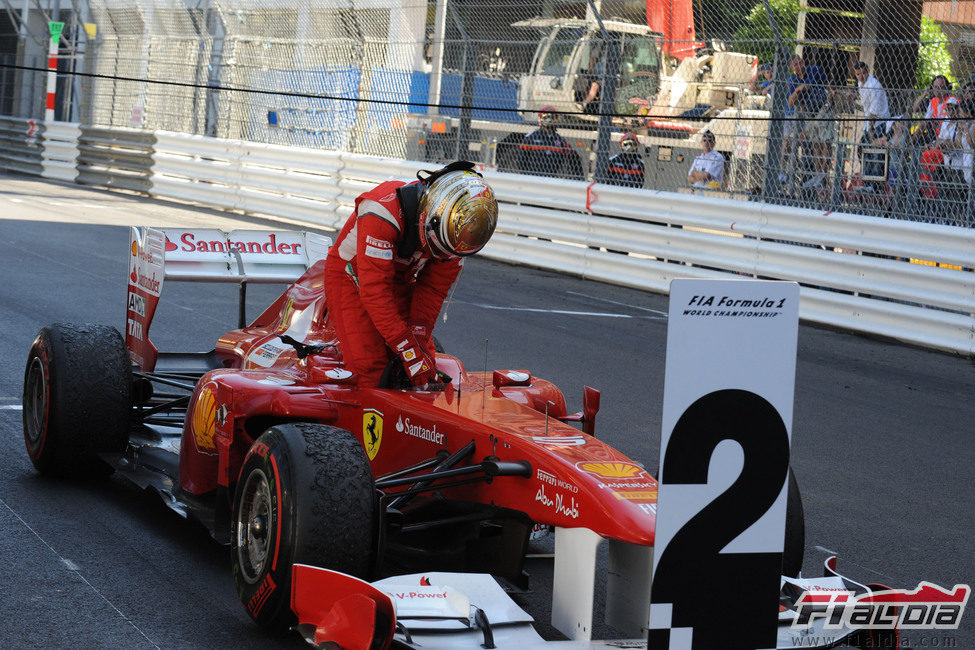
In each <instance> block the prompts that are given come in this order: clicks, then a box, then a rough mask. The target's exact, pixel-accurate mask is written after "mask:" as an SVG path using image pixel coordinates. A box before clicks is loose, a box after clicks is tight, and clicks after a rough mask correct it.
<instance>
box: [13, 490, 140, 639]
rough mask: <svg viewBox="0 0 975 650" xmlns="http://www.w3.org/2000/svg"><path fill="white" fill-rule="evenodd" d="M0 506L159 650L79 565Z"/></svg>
mask: <svg viewBox="0 0 975 650" xmlns="http://www.w3.org/2000/svg"><path fill="white" fill-rule="evenodd" d="M0 505H2V506H3V507H4V508H6V509H7V510H9V511H10V513H11V514H12V515H13V516H14V517H16V518H17V520H18V521H20V523H22V524H23V525H24V528H26V529H27V530H29V531H30V532H31V533H32V534H33V535H34V537H36V538H37V539H39V540H40V542H41V544H43V545H44V546H46V547H48V548H49V549H51V552H52V553H54V555H56V556H57V558H58V560H60V561H61V564H63V565H64V566H65V567H66V568H67V569H68V570H69V571H72V572H73V573H74V574H75V575H76V576H78V577H79V578H80V579H81V581H82V582H84V583H85V584H86V585H88V587H89V588H91V590H92V591H94V592H95V593H96V594H98V596H99V597H100V598H101V599H102V600H104V601H105V602H106V603H108V606H109V607H111V608H112V609H114V610H115V611H116V612H117V613H118V615H119V616H121V617H122V620H123V621H125V622H126V623H128V624H129V625H131V626H132V628H133V629H135V631H136V632H138V633H139V634H141V635H142V637H143V638H144V639H145V640H146V641H148V642H149V644H150V645H151V646H152V647H153V648H156V649H157V650H158V648H159V646H158V645H156V644H155V643H153V642H152V639H150V638H149V637H148V636H146V633H145V632H143V631H142V630H140V629H139V626H138V625H136V624H135V623H133V622H132V621H131V620H130V619H129V618H128V617H127V616H126V615H125V614H123V613H122V610H120V609H119V608H118V607H116V606H115V605H114V604H113V603H112V601H110V600H109V599H108V598H106V597H105V595H104V594H102V592H100V591H98V589H96V588H95V585H93V584H91V583H90V582H88V580H87V579H86V578H85V576H83V575H81V571H80V570H79V568H78V565H76V564H75V563H74V562H72V561H71V560H69V559H67V558H66V557H64V556H63V555H61V554H60V553H58V552H57V551H55V550H54V547H53V546H51V545H50V544H48V543H47V542H46V541H45V540H44V538H43V537H41V536H40V535H38V534H37V531H36V530H34V529H33V528H31V527H30V524H28V523H27V522H26V521H24V519H23V517H21V516H20V515H18V514H17V512H16V511H15V510H14V509H13V508H11V507H10V506H8V505H7V502H6V501H4V500H3V499H0Z"/></svg>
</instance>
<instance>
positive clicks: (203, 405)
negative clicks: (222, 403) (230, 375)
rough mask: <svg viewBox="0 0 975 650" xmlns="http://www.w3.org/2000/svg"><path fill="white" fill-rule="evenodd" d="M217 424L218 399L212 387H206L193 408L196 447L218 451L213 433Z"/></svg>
mask: <svg viewBox="0 0 975 650" xmlns="http://www.w3.org/2000/svg"><path fill="white" fill-rule="evenodd" d="M216 424H217V408H216V398H215V397H214V395H213V390H212V389H211V388H210V386H204V387H203V390H201V391H200V395H199V396H198V397H197V398H196V405H195V406H194V407H193V419H192V426H193V435H194V437H195V438H196V445H197V447H199V448H200V449H202V450H207V451H216V449H217V446H216V445H215V444H214V442H213V433H214V431H215V429H216Z"/></svg>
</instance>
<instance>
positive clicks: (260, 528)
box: [237, 469, 275, 584]
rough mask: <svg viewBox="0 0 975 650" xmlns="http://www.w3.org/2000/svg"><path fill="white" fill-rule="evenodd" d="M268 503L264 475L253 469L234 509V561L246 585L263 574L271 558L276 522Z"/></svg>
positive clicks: (268, 493)
mask: <svg viewBox="0 0 975 650" xmlns="http://www.w3.org/2000/svg"><path fill="white" fill-rule="evenodd" d="M271 505H272V504H271V487H270V486H269V485H268V481H267V477H266V476H265V475H264V472H262V471H260V470H258V469H255V470H254V471H253V472H251V474H250V476H248V477H247V483H245V484H244V490H243V493H242V494H241V499H240V508H238V510H237V563H238V565H239V566H240V571H241V575H242V577H243V578H244V580H245V581H247V583H248V584H255V583H256V582H257V581H258V580H260V579H261V578H262V577H263V576H264V573H265V570H266V568H267V566H266V565H267V562H268V560H269V559H270V558H269V555H270V550H271V548H270V546H271V534H270V533H271V527H272V526H273V525H274V523H275V522H274V512H273V509H272V507H271Z"/></svg>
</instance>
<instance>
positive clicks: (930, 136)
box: [911, 74, 952, 145]
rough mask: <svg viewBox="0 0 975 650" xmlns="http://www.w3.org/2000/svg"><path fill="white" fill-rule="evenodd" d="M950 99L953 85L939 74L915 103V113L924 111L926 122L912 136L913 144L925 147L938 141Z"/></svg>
mask: <svg viewBox="0 0 975 650" xmlns="http://www.w3.org/2000/svg"><path fill="white" fill-rule="evenodd" d="M950 97H952V94H951V83H950V82H949V81H948V78H947V77H945V76H944V75H943V74H939V75H938V76H936V77H935V78H934V79H932V80H931V85H930V86H928V88H927V90H925V91H924V92H923V93H921V96H920V97H918V98H917V100H916V101H915V102H914V109H913V112H914V113H920V112H921V111H922V110H923V111H924V120H925V121H924V122H922V123H921V125H920V128H918V130H917V131H916V132H915V133H914V134H912V135H911V144H915V145H923V144H928V143H930V142H933V141H934V140H935V139H937V137H938V131H939V130H940V129H941V121H942V120H943V119H944V118H945V117H946V113H945V106H946V102H947V101H948V99H949V98H950Z"/></svg>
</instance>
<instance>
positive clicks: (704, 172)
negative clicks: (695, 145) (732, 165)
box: [687, 130, 724, 190]
mask: <svg viewBox="0 0 975 650" xmlns="http://www.w3.org/2000/svg"><path fill="white" fill-rule="evenodd" d="M701 149H702V151H701V153H699V154H698V155H697V157H696V158H694V162H692V163H691V169H690V171H688V173H687V182H688V183H690V184H691V187H702V188H707V189H712V190H717V189H721V184H722V183H724V156H722V155H721V152H719V151H715V150H714V134H713V133H711V131H710V130H708V131H705V132H704V133H702V134H701Z"/></svg>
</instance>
